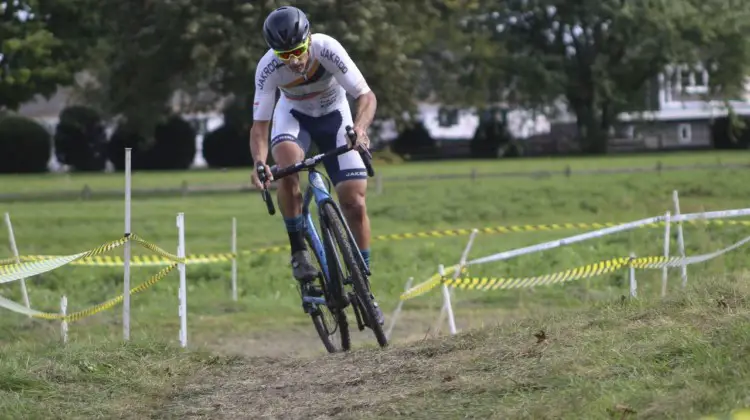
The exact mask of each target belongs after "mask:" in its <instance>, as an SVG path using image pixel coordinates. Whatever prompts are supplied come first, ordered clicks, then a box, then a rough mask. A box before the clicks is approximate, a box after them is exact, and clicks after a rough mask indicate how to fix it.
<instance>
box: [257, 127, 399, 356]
mask: <svg viewBox="0 0 750 420" xmlns="http://www.w3.org/2000/svg"><path fill="white" fill-rule="evenodd" d="M346 134H347V137H348V139H349V141H350V143H349V144H346V145H343V146H339V147H337V148H336V149H333V150H330V151H328V152H326V153H321V154H317V155H315V156H312V157H310V158H307V159H304V160H302V161H299V162H296V163H294V164H292V165H290V166H287V167H284V168H280V169H279V168H278V167H277V165H273V166H271V174H272V175H273V179H274V180H279V179H281V178H283V177H285V176H289V175H292V174H295V173H298V172H301V171H304V170H306V171H308V185H307V188H306V189H305V193H304V196H303V204H302V215H303V217H304V218H305V221H306V232H305V240H306V242H307V244H308V245H309V247H310V249H312V250H313V253H314V254H315V258H316V261H317V264H318V267H319V271H318V276H317V277H316V279H315V280H313V281H310V282H307V283H305V284H304V285H303V286H299V282H297V283H298V286H299V287H298V290H299V292H300V297H301V299H302V307H303V309H304V311H305V313H307V314H309V315H310V317H311V318H312V321H313V324H314V325H315V329H316V331H317V332H318V336H319V337H320V339H321V341H322V342H323V345H324V346H325V348H326V350H327V351H328V352H329V353H336V352H338V351H348V350H350V349H351V336H350V334H349V323H348V319H347V316H346V312H345V309H346V308H347V307H348V306H351V308H352V311H353V312H354V316H355V318H356V320H357V327H358V328H359V330H360V331H363V330H364V329H365V328H366V327H367V328H370V329H371V330H372V331H373V333H374V334H375V338H376V339H377V342H378V344H379V345H380V346H381V347H385V346H387V344H388V340H387V338H386V336H385V334H384V333H383V328H382V326H381V325H380V324H379V323H378V322H377V320H376V315H375V314H376V313H375V307H374V305H373V299H372V297H371V294H370V282H369V276H370V275H371V272H370V270H369V268H368V267H367V265H366V264H365V261H364V259H363V258H362V254H361V253H360V250H359V247H358V246H357V243H356V241H355V239H354V236H353V235H352V232H351V230H350V229H349V226H348V224H347V223H346V220H345V219H344V217H343V215H342V213H341V209H340V207H339V205H338V204H337V203H336V201H334V199H333V197H332V196H331V194H330V193H329V191H330V187H331V185H330V184H331V183H330V180H328V178H327V177H326V181H328V182H327V184H328V186H326V184H325V183H324V182H323V178H324V175H323V174H321V173H320V172H318V171H317V170H316V169H315V167H316V166H317V165H318V164H319V163H320V162H321V161H323V159H325V158H327V157H333V156H338V155H341V154H343V153H346V152H349V151H350V150H353V149H354V143H355V141H356V133H355V132H354V130H353V129H352V127H351V126H347V127H346ZM360 154H361V155H362V160H363V161H364V163H365V168H366V169H367V175H368V176H369V177H372V176H374V175H375V171H374V170H373V168H372V155H371V154H370V152H369V151H368V150H366V149H365V151H360ZM256 170H257V171H258V176H259V178H260V181H261V183H263V185H265V182H266V175H265V166H259V167H258V168H256ZM261 195H262V197H263V201H265V203H266V207H267V209H268V213H269V214H270V215H272V216H273V215H274V214H275V213H276V209H275V207H274V204H273V200H272V198H271V194H270V192H269V191H268V189H267V188H265V187H264V188H263V189H262V190H261ZM313 200H314V203H315V206H316V208H317V211H318V222H319V225H320V233H318V231H317V230H316V228H315V225H314V224H313V218H312V215H311V212H310V203H311V202H313ZM321 237H322V239H321ZM337 248H338V251H337ZM340 259H343V261H344V264H343V265H342V264H341V260H340ZM345 268H346V269H347V270H344V269H345ZM345 271H348V274H349V275H345ZM295 282H296V280H295ZM316 282H317V283H318V286H319V289H318V288H316V287H315V283H316ZM347 286H348V287H349V289H347ZM351 289H353V291H352V290H351ZM326 312H327V313H329V314H330V315H331V319H332V320H333V322H332V324H333V325H329V324H328V323H327V322H326V320H325V316H324V315H325V313H326ZM337 330H338V334H339V337H340V346H337V345H336V344H335V343H334V342H333V341H332V339H331V338H332V337H333V336H335V334H336V332H337Z"/></svg>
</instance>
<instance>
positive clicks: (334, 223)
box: [321, 202, 388, 347]
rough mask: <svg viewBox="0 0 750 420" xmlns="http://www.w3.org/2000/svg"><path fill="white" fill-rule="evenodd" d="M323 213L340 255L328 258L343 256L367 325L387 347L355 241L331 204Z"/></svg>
mask: <svg viewBox="0 0 750 420" xmlns="http://www.w3.org/2000/svg"><path fill="white" fill-rule="evenodd" d="M321 211H322V213H323V217H324V220H325V223H326V225H327V226H326V227H327V228H328V229H330V231H331V232H332V233H333V237H334V240H335V241H334V242H336V247H337V248H338V250H339V252H338V253H333V255H329V256H328V257H327V258H336V254H338V255H341V257H342V258H343V260H344V264H345V266H346V268H347V269H348V271H349V273H348V276H347V277H349V278H351V280H352V284H353V286H354V292H355V293H356V294H357V298H358V300H359V303H360V304H361V306H362V308H363V309H364V312H365V313H364V315H365V318H366V323H367V325H368V326H369V327H370V329H371V330H372V332H373V333H375V338H376V339H377V340H378V344H379V345H380V347H385V346H386V345H388V339H387V338H386V337H385V333H383V326H382V325H380V324H379V323H378V322H377V315H376V312H375V305H374V304H373V301H372V297H371V295H370V289H369V287H368V285H367V279H366V278H365V275H364V274H363V273H362V270H361V268H360V265H359V263H358V260H357V257H356V256H355V254H354V252H355V249H354V248H353V246H352V242H353V241H350V240H349V235H348V233H347V230H346V229H345V228H344V223H345V222H344V221H343V220H342V218H341V216H340V214H339V212H338V211H336V208H335V207H334V205H333V203H331V202H325V203H323V205H322V206H321Z"/></svg>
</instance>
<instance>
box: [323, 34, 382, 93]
mask: <svg viewBox="0 0 750 420" xmlns="http://www.w3.org/2000/svg"><path fill="white" fill-rule="evenodd" d="M318 35H322V34H318ZM322 36H323V37H324V38H323V41H324V42H323V44H322V50H321V51H320V63H321V64H322V65H323V67H325V68H326V70H328V71H329V72H331V73H332V74H333V77H335V78H336V80H337V81H338V82H339V84H341V86H343V87H344V89H345V90H346V93H348V94H349V95H351V96H352V97H354V98H355V99H356V98H358V97H359V96H360V95H363V94H365V93H367V92H370V86H369V85H368V84H367V81H366V80H365V77H364V76H363V75H362V72H361V71H360V70H359V68H358V67H357V65H356V64H354V61H353V60H352V59H351V57H349V53H348V52H346V49H344V46H343V45H341V43H340V42H338V41H337V40H336V39H335V38H333V37H331V36H328V35H322Z"/></svg>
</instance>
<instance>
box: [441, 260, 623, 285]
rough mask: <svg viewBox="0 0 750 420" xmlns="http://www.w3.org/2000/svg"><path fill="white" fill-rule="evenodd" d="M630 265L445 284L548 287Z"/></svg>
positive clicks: (590, 266)
mask: <svg viewBox="0 0 750 420" xmlns="http://www.w3.org/2000/svg"><path fill="white" fill-rule="evenodd" d="M629 264H630V258H613V259H610V260H605V261H600V262H596V263H593V264H587V265H584V266H581V267H576V268H573V269H571V270H566V271H560V272H557V273H551V274H545V275H542V276H535V277H519V278H502V277H500V278H488V277H481V278H480V277H474V278H458V279H455V280H454V279H451V278H446V279H444V280H443V282H444V283H445V284H447V285H448V286H451V287H456V288H459V289H469V290H496V289H523V288H527V287H535V286H546V285H551V284H557V283H565V282H569V281H573V280H580V279H585V278H589V277H595V276H600V275H602V274H607V273H611V272H613V271H618V270H620V269H621V268H624V267H628V266H629Z"/></svg>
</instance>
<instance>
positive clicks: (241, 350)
mask: <svg viewBox="0 0 750 420" xmlns="http://www.w3.org/2000/svg"><path fill="white" fill-rule="evenodd" d="M435 318H436V314H434V313H429V314H425V313H422V314H419V313H411V314H409V313H405V314H404V315H403V318H402V320H401V321H400V322H399V323H398V324H397V327H396V328H395V329H394V332H393V341H392V343H391V345H390V346H389V348H388V349H385V350H378V351H375V352H371V351H368V350H367V349H365V348H366V347H371V348H372V347H374V344H375V341H374V338H373V337H372V334H371V333H370V332H369V330H367V331H366V332H361V333H360V332H354V333H353V336H352V347H353V348H354V349H355V350H354V351H352V352H350V353H348V354H336V355H328V354H327V353H325V352H324V350H323V346H322V344H321V343H320V341H319V339H318V337H317V335H316V334H315V332H314V330H313V329H312V328H306V329H303V328H300V329H299V330H298V331H287V332H270V331H269V332H263V333H256V334H255V335H253V336H248V337H244V338H236V337H235V338H231V339H229V340H224V341H222V342H217V343H216V344H215V347H216V349H217V350H221V352H222V353H224V354H234V355H237V356H240V357H238V358H237V359H235V360H234V361H233V362H232V363H230V364H229V365H228V366H223V367H221V369H219V370H218V371H217V370H211V372H201V373H197V374H196V375H195V377H193V378H192V379H191V381H190V382H189V384H187V385H186V386H185V387H183V388H182V389H179V390H177V391H176V392H174V393H173V395H172V396H171V398H170V401H169V402H168V403H167V405H165V406H161V407H160V408H159V410H158V412H157V413H154V414H153V415H152V418H154V419H194V418H206V419H259V418H263V419H329V418H347V419H350V418H352V416H353V414H354V411H352V410H358V411H359V412H360V413H361V412H362V409H364V412H372V410H375V411H379V410H380V408H378V407H379V406H378V404H380V403H381V402H382V403H386V402H387V401H390V400H393V399H394V395H395V396H396V397H395V398H396V399H399V398H403V397H404V396H405V395H408V394H411V393H414V392H418V391H419V390H417V389H414V388H412V387H411V386H410V385H409V384H410V383H415V381H417V379H418V378H423V377H424V376H426V375H427V376H432V375H434V374H437V375H438V376H439V375H440V373H439V372H434V371H433V370H434V369H432V368H431V367H430V366H434V365H431V363H433V362H434V360H429V361H428V360H423V361H422V360H420V359H422V358H421V357H414V354H413V353H414V351H415V350H414V349H413V348H409V349H407V348H406V347H405V344H407V343H414V342H421V341H423V340H425V338H426V334H425V332H426V331H428V330H429V329H430V327H431V326H433V324H434V322H435ZM486 321H487V320H477V319H474V320H472V321H469V320H467V321H466V322H465V323H464V324H465V325H464V326H463V327H464V328H471V327H472V326H474V327H477V326H479V325H480V324H481V323H482V322H486ZM468 324H472V325H468ZM386 325H387V324H386ZM445 330H447V327H445V328H444V331H443V335H445V334H447V331H445ZM406 353H408V354H409V355H407V354H406ZM428 353H429V352H428ZM430 357H432V356H431V355H430V356H429V357H427V358H430ZM454 357H455V356H454ZM428 362H429V363H428ZM417 382H419V381H417ZM422 382H424V381H422ZM358 407H359V408H358ZM368 407H369V409H368Z"/></svg>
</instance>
